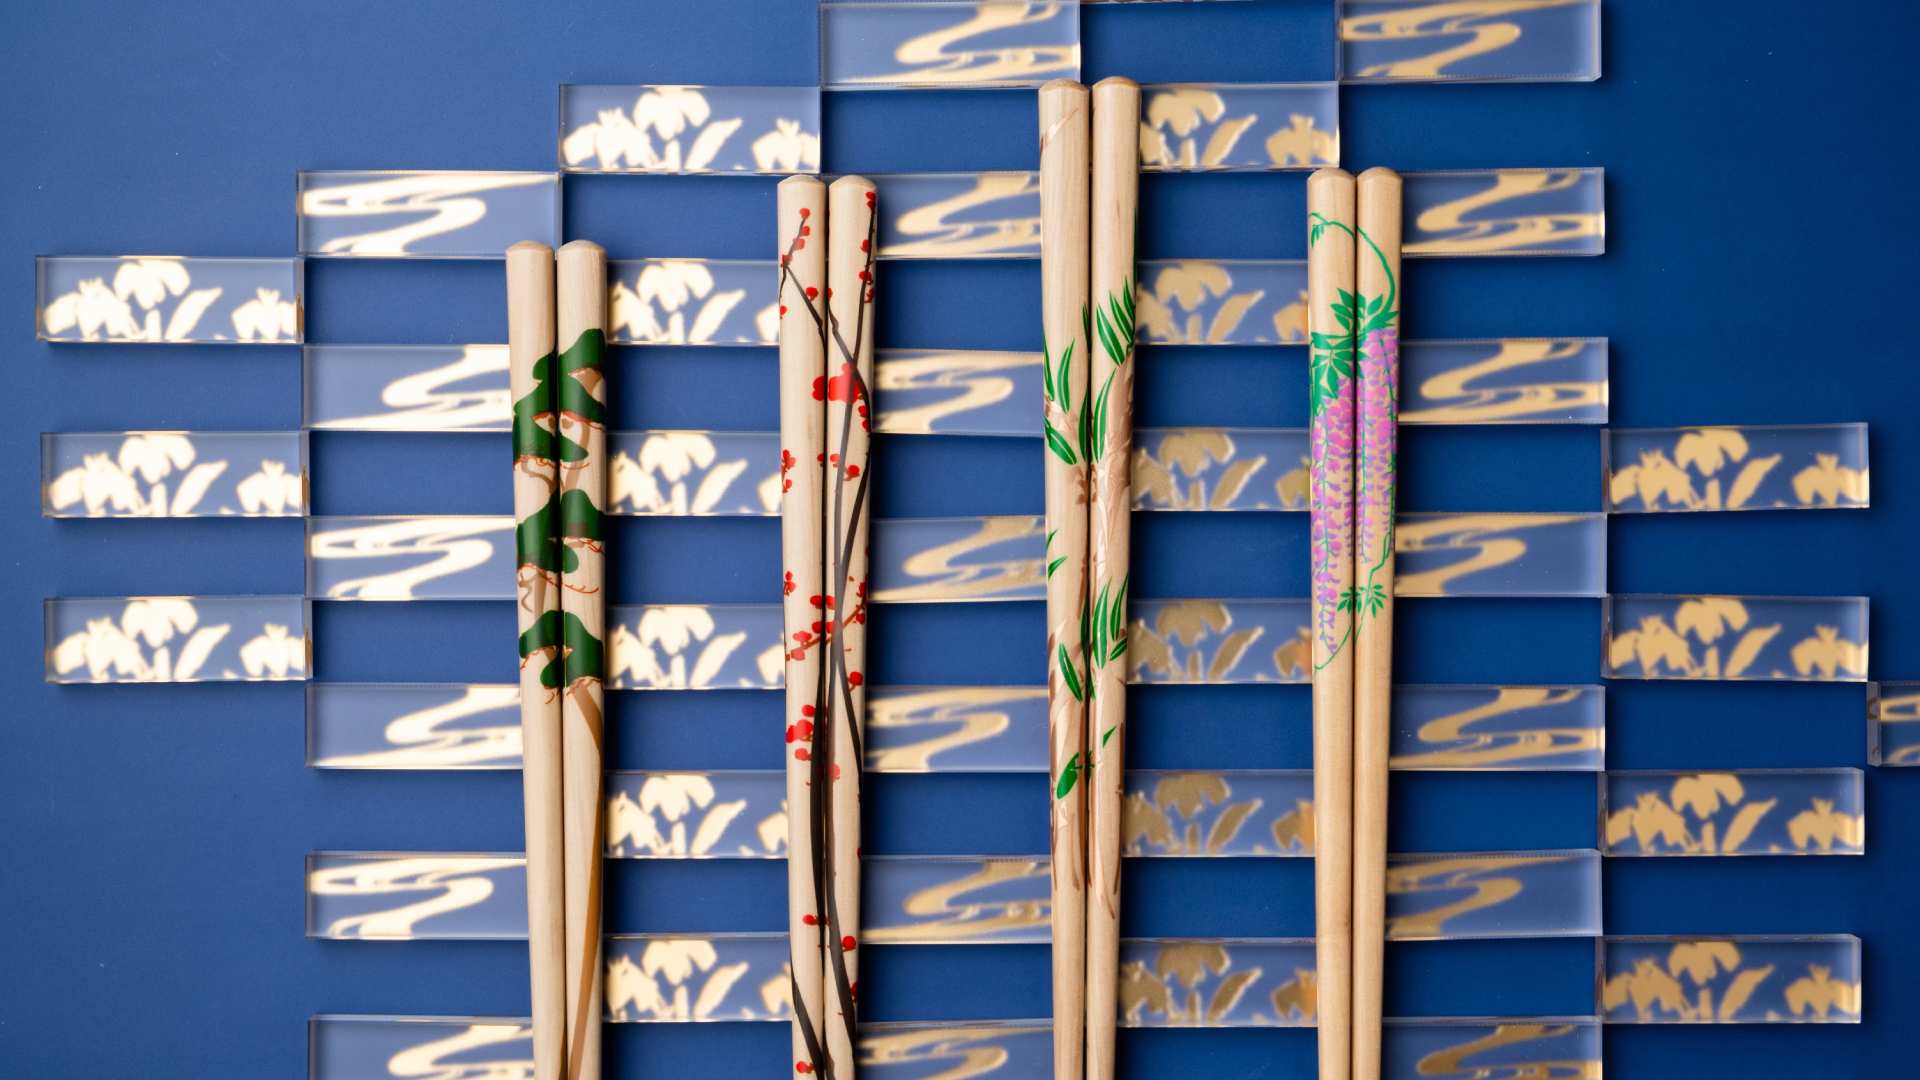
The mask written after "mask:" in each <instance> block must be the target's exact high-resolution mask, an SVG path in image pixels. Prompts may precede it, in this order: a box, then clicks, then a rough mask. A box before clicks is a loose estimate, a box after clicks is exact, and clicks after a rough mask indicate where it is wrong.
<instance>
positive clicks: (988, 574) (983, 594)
mask: <svg viewBox="0 0 1920 1080" xmlns="http://www.w3.org/2000/svg"><path fill="white" fill-rule="evenodd" d="M1045 537H1046V525H1045V522H1043V521H1042V520H1041V519H1040V518H1037V517H989V518H983V519H981V521H980V523H979V526H978V527H977V528H976V529H975V530H974V532H973V533H972V535H969V536H963V537H961V538H959V539H957V540H953V541H950V542H948V543H944V544H938V545H936V546H934V547H931V548H928V549H927V550H925V551H918V552H915V553H913V554H912V555H909V556H908V557H907V560H906V563H905V565H904V566H903V567H902V568H901V569H902V571H903V572H904V576H905V577H906V579H907V580H908V581H911V582H913V584H911V585H898V586H895V587H893V588H890V589H877V590H875V592H874V599H875V600H876V601H877V602H881V603H893V604H910V603H915V602H925V601H933V600H941V601H954V600H982V599H991V598H993V597H996V596H1000V595H1002V594H1006V593H1013V592H1018V591H1021V590H1037V589H1040V588H1043V587H1045V585H1046V560H1045V559H1044V558H1037V559H1036V558H1012V559H1000V560H997V561H990V562H967V561H966V560H967V559H968V558H969V557H970V556H974V555H977V554H979V553H981V552H984V551H989V550H991V549H993V548H995V547H998V546H1000V545H1002V544H1011V546H1012V547H1013V548H1014V549H1015V550H1039V549H1040V547H1041V542H1042V541H1044V539H1045ZM1020 540H1032V541H1034V543H1033V544H1031V545H1020V544H1017V543H1013V542H1015V541H1020Z"/></svg>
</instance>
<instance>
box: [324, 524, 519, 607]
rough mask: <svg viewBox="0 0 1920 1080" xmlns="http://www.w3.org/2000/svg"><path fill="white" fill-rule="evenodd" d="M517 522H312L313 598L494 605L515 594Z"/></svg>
mask: <svg viewBox="0 0 1920 1080" xmlns="http://www.w3.org/2000/svg"><path fill="white" fill-rule="evenodd" d="M513 583H514V554H513V519H512V518H511V517H509V516H507V515H504V514H503V515H498V516H467V517H456V516H434V517H315V518H309V519H308V520H307V595H309V596H311V597H313V598H315V599H324V600H494V599H505V598H509V597H511V596H512V595H513V587H514V584H513Z"/></svg>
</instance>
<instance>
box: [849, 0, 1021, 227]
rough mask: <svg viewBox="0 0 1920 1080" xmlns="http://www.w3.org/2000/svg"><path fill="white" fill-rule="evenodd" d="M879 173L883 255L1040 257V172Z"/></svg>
mask: <svg viewBox="0 0 1920 1080" xmlns="http://www.w3.org/2000/svg"><path fill="white" fill-rule="evenodd" d="M827 10H832V8H831V7H829V8H827ZM871 179H872V180H873V185H874V188H875V190H876V192H877V193H878V197H879V206H880V226H879V229H880V250H879V251H878V252H877V255H878V257H880V258H882V259H994V258H999V259H1037V258H1039V257H1040V175H1039V174H1038V173H1031V172H979V173H895V174H891V175H887V174H882V175H878V176H874V177H871Z"/></svg>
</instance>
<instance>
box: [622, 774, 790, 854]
mask: <svg viewBox="0 0 1920 1080" xmlns="http://www.w3.org/2000/svg"><path fill="white" fill-rule="evenodd" d="M606 800H607V816H606V832H607V851H606V854H607V858H609V859H778V858H783V857H784V856H785V855H786V850H787V774H786V773H784V772H780V771H778V770H765V771H745V770H739V771H717V772H610V773H608V774H607V779H606Z"/></svg>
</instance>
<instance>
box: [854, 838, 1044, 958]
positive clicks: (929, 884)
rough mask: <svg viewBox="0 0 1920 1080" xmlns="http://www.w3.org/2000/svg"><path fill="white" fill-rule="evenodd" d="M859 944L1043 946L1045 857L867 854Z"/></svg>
mask: <svg viewBox="0 0 1920 1080" xmlns="http://www.w3.org/2000/svg"><path fill="white" fill-rule="evenodd" d="M861 868H862V870H863V872H864V877H863V883H864V886H865V889H864V891H865V900H864V903H863V905H862V909H861V919H862V921H863V924H864V927H865V930H864V933H863V934H862V936H861V941H862V943H863V944H875V945H888V944H896V945H909V944H911V945H1015V944H1029V945H1040V944H1045V943H1046V941H1047V938H1048V936H1049V933H1050V931H1049V922H1048V919H1049V916H1048V909H1049V904H1050V901H1049V895H1050V893H1049V890H1050V889H1051V885H1050V884H1049V881H1048V877H1049V875H1048V867H1047V859H1046V856H1044V855H1042V856H1038V857H1034V858H1026V857H1008V858H978V857H973V856H931V857H927V856H916V857H899V856H869V857H868V858H867V859H866V860H865V861H864V862H863V863H862V864H861Z"/></svg>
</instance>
